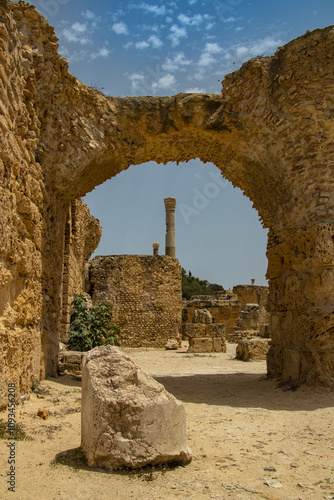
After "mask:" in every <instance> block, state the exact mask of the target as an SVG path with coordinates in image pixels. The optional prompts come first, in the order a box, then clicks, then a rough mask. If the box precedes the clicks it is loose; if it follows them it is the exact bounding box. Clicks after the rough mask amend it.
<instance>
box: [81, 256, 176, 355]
mask: <svg viewBox="0 0 334 500" xmlns="http://www.w3.org/2000/svg"><path fill="white" fill-rule="evenodd" d="M181 283H182V278H181V266H180V264H179V262H178V260H177V259H173V258H171V257H168V256H162V255H159V256H150V255H112V256H106V257H103V256H100V257H95V258H94V259H92V261H91V262H90V266H89V285H90V294H91V296H92V300H93V303H94V304H100V303H101V302H105V301H107V302H110V303H111V304H112V306H113V323H114V324H115V325H118V326H120V328H121V334H122V336H123V340H122V342H121V344H122V345H123V346H127V347H165V344H166V341H167V339H168V338H170V337H172V336H175V335H177V333H178V331H179V329H180V326H181V317H182V291H181Z"/></svg>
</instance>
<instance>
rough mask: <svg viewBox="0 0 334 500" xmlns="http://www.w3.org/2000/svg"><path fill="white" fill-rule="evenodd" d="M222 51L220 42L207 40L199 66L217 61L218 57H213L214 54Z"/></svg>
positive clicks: (205, 65)
mask: <svg viewBox="0 0 334 500" xmlns="http://www.w3.org/2000/svg"><path fill="white" fill-rule="evenodd" d="M222 51H223V49H222V48H221V47H220V46H219V44H218V43H211V42H207V43H206V45H205V49H204V51H203V53H202V54H201V57H200V59H199V61H198V63H197V64H198V66H199V67H202V68H204V67H207V66H210V65H211V64H213V63H215V62H217V59H215V58H214V57H213V54H214V55H216V54H220V53H221V52H222Z"/></svg>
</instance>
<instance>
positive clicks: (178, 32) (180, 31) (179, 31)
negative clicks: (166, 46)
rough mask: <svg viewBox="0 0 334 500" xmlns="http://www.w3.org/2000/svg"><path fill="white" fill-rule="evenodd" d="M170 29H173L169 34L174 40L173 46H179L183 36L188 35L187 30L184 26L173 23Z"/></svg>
mask: <svg viewBox="0 0 334 500" xmlns="http://www.w3.org/2000/svg"><path fill="white" fill-rule="evenodd" d="M170 31H171V33H170V35H168V37H169V38H170V39H171V40H172V46H173V47H177V46H178V45H179V44H180V39H181V38H186V37H187V30H186V29H185V28H183V27H182V28H180V27H179V26H177V25H176V24H173V26H172V27H171V29H170Z"/></svg>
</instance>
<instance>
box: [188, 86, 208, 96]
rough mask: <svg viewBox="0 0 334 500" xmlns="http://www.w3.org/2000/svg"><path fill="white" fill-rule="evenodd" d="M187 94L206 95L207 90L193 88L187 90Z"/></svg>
mask: <svg viewBox="0 0 334 500" xmlns="http://www.w3.org/2000/svg"><path fill="white" fill-rule="evenodd" d="M186 93H187V94H204V93H205V89H203V88H199V87H193V88H190V89H187V90H186Z"/></svg>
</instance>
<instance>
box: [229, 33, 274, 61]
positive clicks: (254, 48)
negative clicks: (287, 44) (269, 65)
mask: <svg viewBox="0 0 334 500" xmlns="http://www.w3.org/2000/svg"><path fill="white" fill-rule="evenodd" d="M283 43H284V42H283V41H282V40H280V39H275V38H272V37H269V36H267V37H266V38H263V39H260V40H256V41H255V42H252V43H251V44H250V45H249V46H246V45H239V46H237V47H236V49H235V54H236V57H238V58H240V59H246V58H250V57H256V56H260V55H262V54H265V55H268V54H272V53H273V52H274V51H275V50H276V49H277V47H278V46H279V45H283Z"/></svg>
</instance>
